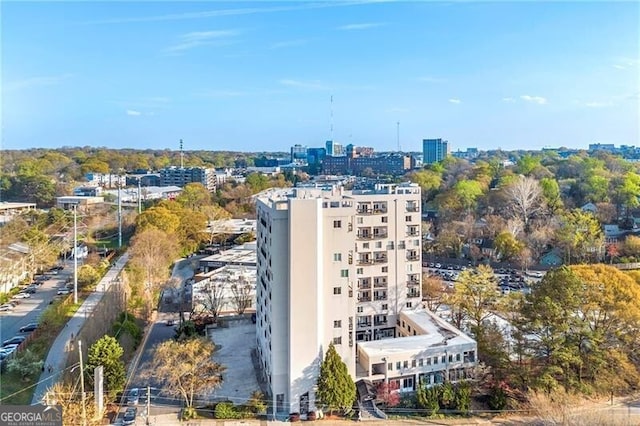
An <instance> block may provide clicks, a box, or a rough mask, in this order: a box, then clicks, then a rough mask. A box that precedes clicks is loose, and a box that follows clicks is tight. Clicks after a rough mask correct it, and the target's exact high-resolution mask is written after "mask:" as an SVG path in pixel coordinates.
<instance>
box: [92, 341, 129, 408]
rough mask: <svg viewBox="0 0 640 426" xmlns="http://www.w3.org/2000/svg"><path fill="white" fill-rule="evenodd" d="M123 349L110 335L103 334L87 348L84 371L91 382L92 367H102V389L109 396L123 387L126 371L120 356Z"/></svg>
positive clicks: (122, 353)
mask: <svg viewBox="0 0 640 426" xmlns="http://www.w3.org/2000/svg"><path fill="white" fill-rule="evenodd" d="M123 355H124V349H122V346H120V343H118V341H117V340H116V338H115V337H112V336H103V337H102V338H100V339H98V340H97V341H96V342H95V343H94V344H93V345H91V347H90V348H89V353H88V356H87V365H86V370H85V371H86V372H87V376H88V378H89V383H90V384H91V383H93V380H94V377H93V372H94V369H95V368H96V367H98V366H102V368H103V376H104V389H105V391H106V392H107V393H108V394H109V395H110V396H111V397H113V396H115V394H116V393H117V392H120V391H122V389H124V384H125V381H126V372H125V368H124V361H122V356H123Z"/></svg>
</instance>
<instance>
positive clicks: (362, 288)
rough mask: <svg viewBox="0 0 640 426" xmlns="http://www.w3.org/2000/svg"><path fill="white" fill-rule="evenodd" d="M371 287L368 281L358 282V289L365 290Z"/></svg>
mask: <svg viewBox="0 0 640 426" xmlns="http://www.w3.org/2000/svg"><path fill="white" fill-rule="evenodd" d="M369 288H371V283H370V282H366V283H358V289H359V290H366V289H369Z"/></svg>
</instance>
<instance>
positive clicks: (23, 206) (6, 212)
mask: <svg viewBox="0 0 640 426" xmlns="http://www.w3.org/2000/svg"><path fill="white" fill-rule="evenodd" d="M35 209H36V203H9V202H7V201H2V202H0V226H2V225H4V224H5V223H7V222H9V221H10V220H11V219H13V218H14V217H16V216H18V215H20V214H22V213H24V212H27V211H29V210H35Z"/></svg>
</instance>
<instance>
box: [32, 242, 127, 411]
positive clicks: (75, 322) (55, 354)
mask: <svg viewBox="0 0 640 426" xmlns="http://www.w3.org/2000/svg"><path fill="white" fill-rule="evenodd" d="M128 261H129V254H128V253H125V254H123V255H122V256H121V257H120V258H119V259H118V260H117V261H116V262H115V264H114V265H113V266H112V267H111V269H109V271H107V273H106V274H105V276H104V277H103V278H102V279H101V280H100V282H99V283H98V285H97V286H96V290H95V291H94V292H93V293H91V294H90V295H89V297H87V299H86V300H85V301H84V303H83V304H82V306H80V308H79V309H78V311H77V312H76V313H75V314H74V315H73V317H72V318H71V319H70V320H69V322H68V323H67V324H66V326H65V327H64V328H63V329H62V331H60V334H59V335H58V337H56V340H55V341H54V342H53V344H52V345H51V348H49V353H48V354H47V359H46V360H45V362H44V366H45V370H44V372H43V373H42V374H41V375H40V380H39V382H38V386H37V387H36V389H35V391H34V392H33V399H32V400H31V404H32V405H34V404H40V403H41V402H42V398H43V397H44V394H45V392H46V391H47V388H49V387H51V386H52V385H53V384H54V383H56V381H57V380H58V379H59V378H60V376H61V373H62V370H63V369H64V368H65V365H66V362H67V347H68V346H67V345H69V344H71V340H72V339H71V336H72V335H73V336H77V335H78V333H79V332H80V330H81V329H82V326H83V325H84V321H85V319H86V317H88V316H90V314H91V313H92V312H93V309H94V307H95V306H96V305H97V304H98V303H99V302H100V300H101V299H102V296H104V293H105V292H106V291H107V290H108V289H109V287H111V284H112V283H113V282H114V281H115V279H116V278H117V277H118V275H119V274H120V272H121V271H122V269H123V268H124V266H125V265H126V264H127V262H128ZM49 366H51V372H49V368H48V367H49Z"/></svg>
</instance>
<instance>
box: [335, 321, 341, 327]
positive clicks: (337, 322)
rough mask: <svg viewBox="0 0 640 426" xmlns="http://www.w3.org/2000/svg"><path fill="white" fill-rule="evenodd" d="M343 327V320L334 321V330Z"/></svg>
mask: <svg viewBox="0 0 640 426" xmlns="http://www.w3.org/2000/svg"><path fill="white" fill-rule="evenodd" d="M340 327H342V321H341V320H334V321H333V328H340Z"/></svg>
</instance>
